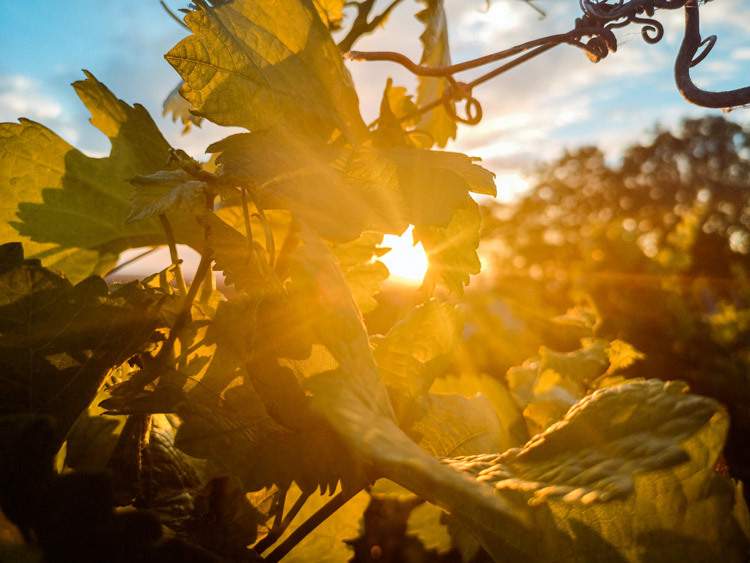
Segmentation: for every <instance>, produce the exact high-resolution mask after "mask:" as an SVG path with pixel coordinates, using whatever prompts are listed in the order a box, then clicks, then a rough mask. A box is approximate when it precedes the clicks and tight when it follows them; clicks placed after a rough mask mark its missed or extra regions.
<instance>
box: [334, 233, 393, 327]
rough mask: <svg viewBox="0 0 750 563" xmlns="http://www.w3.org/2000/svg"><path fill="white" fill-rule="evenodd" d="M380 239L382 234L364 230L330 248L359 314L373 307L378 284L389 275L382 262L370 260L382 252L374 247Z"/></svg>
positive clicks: (377, 292)
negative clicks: (356, 235)
mask: <svg viewBox="0 0 750 563" xmlns="http://www.w3.org/2000/svg"><path fill="white" fill-rule="evenodd" d="M382 241H383V235H380V234H377V233H364V234H362V236H360V237H359V238H358V239H355V240H353V241H352V242H348V243H344V244H338V245H336V246H334V247H333V249H332V250H333V254H334V256H335V257H336V260H338V263H339V266H341V270H342V272H343V273H344V278H345V279H346V283H347V284H348V285H349V288H350V289H351V292H352V296H353V297H354V301H355V302H356V303H357V307H358V308H359V310H360V312H362V313H363V314H365V313H369V312H370V311H372V310H373V309H375V307H377V305H378V302H377V301H376V300H375V296H376V295H378V294H380V292H381V288H380V283H381V282H382V281H384V280H385V279H386V278H387V277H388V276H389V272H388V268H386V266H385V264H383V263H382V262H380V261H378V260H375V259H374V257H375V256H382V254H383V252H384V249H382V248H379V247H378V245H379V244H380V243H381V242H382Z"/></svg>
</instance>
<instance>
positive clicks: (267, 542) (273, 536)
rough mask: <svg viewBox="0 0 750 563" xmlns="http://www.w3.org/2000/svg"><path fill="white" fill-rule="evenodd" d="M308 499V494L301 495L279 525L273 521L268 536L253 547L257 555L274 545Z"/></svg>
mask: <svg viewBox="0 0 750 563" xmlns="http://www.w3.org/2000/svg"><path fill="white" fill-rule="evenodd" d="M308 498H310V493H302V494H301V495H300V497H299V498H298V499H297V500H296V501H294V504H293V505H292V508H290V509H289V512H287V513H286V516H284V517H283V518H282V519H281V521H280V522H279V525H278V526H277V525H276V521H274V523H273V528H271V531H270V532H268V535H267V536H266V537H265V538H263V539H262V540H260V541H259V542H258V543H257V544H255V545H254V546H253V549H254V550H255V551H257V552H258V553H261V554H262V553H263V552H264V551H266V550H267V549H268V548H269V547H271V546H272V545H273V544H275V543H276V541H277V540H278V539H279V538H280V537H281V536H283V535H284V532H285V531H286V529H287V528H288V527H289V525H290V524H291V523H292V520H294V517H295V516H297V514H299V511H300V510H302V507H303V506H304V505H305V502H307V499H308ZM282 508H283V506H282Z"/></svg>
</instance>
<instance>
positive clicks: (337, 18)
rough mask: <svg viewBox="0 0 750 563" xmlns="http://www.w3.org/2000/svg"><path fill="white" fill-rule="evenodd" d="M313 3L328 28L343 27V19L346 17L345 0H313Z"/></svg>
mask: <svg viewBox="0 0 750 563" xmlns="http://www.w3.org/2000/svg"><path fill="white" fill-rule="evenodd" d="M313 4H314V6H315V10H317V12H318V16H320V19H321V20H322V22H323V23H324V24H325V25H326V27H327V28H328V29H331V30H336V29H340V28H341V21H342V20H343V19H344V4H345V0H313Z"/></svg>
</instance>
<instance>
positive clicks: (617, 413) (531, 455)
mask: <svg viewBox="0 0 750 563" xmlns="http://www.w3.org/2000/svg"><path fill="white" fill-rule="evenodd" d="M684 390H685V386H684V384H681V383H678V382H668V383H664V382H661V381H657V380H649V381H639V382H633V383H627V384H624V385H620V386H618V387H612V388H607V389H604V390H601V391H597V392H595V393H594V394H592V395H589V396H588V397H586V398H585V399H584V400H583V401H581V402H580V403H579V404H578V405H577V406H576V407H575V408H573V409H571V411H570V412H569V413H568V415H567V416H566V417H565V418H564V420H563V421H562V422H560V423H558V424H556V425H554V426H553V427H551V428H550V429H549V430H547V431H546V432H545V433H544V434H542V435H539V436H536V437H535V438H533V439H532V440H531V441H530V442H529V443H528V444H527V445H526V446H524V447H523V448H521V449H516V450H510V451H508V452H506V453H505V454H502V455H499V456H473V457H464V458H458V459H455V460H448V461H447V463H449V464H451V465H453V466H454V467H457V468H460V469H462V470H464V471H469V472H470V473H472V474H474V475H476V476H477V479H479V480H481V481H484V482H488V483H492V484H493V485H494V486H495V488H496V489H497V491H498V494H501V495H503V496H506V497H507V498H508V499H509V500H511V501H513V502H520V503H526V502H530V503H532V504H533V505H535V508H533V510H532V512H531V514H532V517H533V518H534V519H535V521H536V526H535V527H534V528H530V529H529V530H527V531H522V532H520V533H518V534H515V533H514V534H507V533H506V534H501V535H500V536H497V535H494V534H491V533H487V532H486V530H483V529H482V528H475V529H474V531H475V532H476V533H477V534H478V536H479V538H480V540H481V542H482V544H483V546H484V547H485V549H487V550H488V552H489V553H490V555H492V556H493V557H495V558H499V557H500V556H501V555H502V556H503V557H507V556H508V555H509V554H512V555H513V557H514V560H517V561H549V560H551V559H554V560H555V561H581V560H583V561H601V560H608V561H610V560H612V561H633V562H635V561H657V562H661V561H676V560H680V559H686V560H691V561H695V560H699V561H717V560H721V561H724V560H727V561H741V560H743V559H744V557H745V555H746V553H747V541H746V539H745V538H744V536H743V534H742V532H741V530H740V526H739V525H738V523H737V521H736V519H735V517H734V515H733V511H734V505H735V490H734V486H733V484H732V483H731V482H730V481H729V480H728V479H727V478H724V477H721V476H720V475H718V474H717V473H715V472H714V469H713V468H714V466H715V463H716V460H717V458H718V456H719V454H720V452H721V449H722V447H723V444H724V441H725V439H726V432H727V426H728V420H727V417H726V414H725V412H724V410H723V408H722V407H721V406H720V405H718V404H717V403H715V402H714V401H712V400H710V399H707V398H704V397H698V396H694V395H688V394H685V393H684ZM603 501H608V502H603Z"/></svg>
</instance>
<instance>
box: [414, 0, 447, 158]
mask: <svg viewBox="0 0 750 563" xmlns="http://www.w3.org/2000/svg"><path fill="white" fill-rule="evenodd" d="M420 1H421V2H422V3H423V4H425V5H426V6H427V7H426V8H425V9H424V10H422V11H421V12H419V13H418V14H417V19H418V20H419V21H421V22H423V23H424V24H425V30H424V33H422V35H421V36H420V37H419V39H420V41H421V42H422V58H421V60H420V64H422V65H425V66H428V67H438V66H449V65H450V64H451V55H450V49H449V44H448V22H447V18H446V17H445V9H444V8H443V0H420ZM448 87H449V83H448V80H447V79H445V78H440V77H433V76H420V77H419V86H418V88H417V92H418V95H417V105H418V106H420V107H421V106H425V105H427V104H429V103H431V102H434V101H435V100H439V99H440V98H442V96H443V93H444V92H445V90H446V88H448ZM450 103H451V106H454V105H455V104H454V102H450ZM417 128H418V129H424V130H426V131H428V132H429V133H431V134H432V137H433V139H434V140H435V143H437V145H438V146H439V147H444V146H445V145H446V143H447V142H448V141H449V140H450V139H455V138H456V123H455V121H453V118H452V117H451V116H450V114H449V113H448V112H447V111H446V109H445V107H443V106H442V105H440V106H438V107H436V108H435V109H433V110H431V111H429V112H427V113H426V114H424V115H423V116H422V119H421V120H420V122H419V123H418V124H417Z"/></svg>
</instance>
